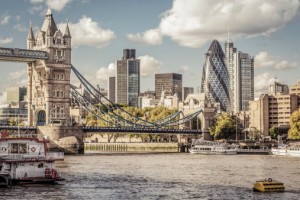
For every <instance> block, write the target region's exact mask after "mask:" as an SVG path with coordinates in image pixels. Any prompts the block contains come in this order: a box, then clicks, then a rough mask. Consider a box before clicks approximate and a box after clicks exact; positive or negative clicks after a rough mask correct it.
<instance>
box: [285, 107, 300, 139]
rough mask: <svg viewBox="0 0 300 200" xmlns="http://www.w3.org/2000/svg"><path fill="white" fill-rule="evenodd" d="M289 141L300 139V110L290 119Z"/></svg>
mask: <svg viewBox="0 0 300 200" xmlns="http://www.w3.org/2000/svg"><path fill="white" fill-rule="evenodd" d="M288 138H289V139H300V109H299V110H296V111H294V112H293V114H292V115H291V117H290V130H289V132H288Z"/></svg>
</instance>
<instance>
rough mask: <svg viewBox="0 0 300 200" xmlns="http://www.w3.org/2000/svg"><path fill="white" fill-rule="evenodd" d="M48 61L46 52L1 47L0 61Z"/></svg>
mask: <svg viewBox="0 0 300 200" xmlns="http://www.w3.org/2000/svg"><path fill="white" fill-rule="evenodd" d="M48 59H49V55H48V53H47V52H46V51H40V50H29V49H18V48H3V47H0V61H10V62H33V61H36V60H48Z"/></svg>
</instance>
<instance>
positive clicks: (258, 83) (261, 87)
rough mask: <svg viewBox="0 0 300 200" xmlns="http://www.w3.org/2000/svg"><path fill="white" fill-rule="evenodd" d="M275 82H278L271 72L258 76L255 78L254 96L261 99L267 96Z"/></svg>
mask: <svg viewBox="0 0 300 200" xmlns="http://www.w3.org/2000/svg"><path fill="white" fill-rule="evenodd" d="M275 80H276V81H278V80H277V79H276V77H275V76H274V75H273V74H271V73H269V72H265V73H262V74H257V75H256V76H255V77H254V90H255V91H254V96H255V97H259V95H261V94H267V93H268V90H269V86H270V85H272V84H273V83H274V82H275Z"/></svg>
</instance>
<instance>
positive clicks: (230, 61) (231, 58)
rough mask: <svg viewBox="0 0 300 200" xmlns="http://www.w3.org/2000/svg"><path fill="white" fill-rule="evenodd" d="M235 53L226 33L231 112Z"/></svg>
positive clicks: (232, 106) (226, 63)
mask: <svg viewBox="0 0 300 200" xmlns="http://www.w3.org/2000/svg"><path fill="white" fill-rule="evenodd" d="M235 53H236V48H234V45H233V42H232V41H230V39H229V31H228V40H227V41H226V42H225V65H226V68H227V71H228V77H229V89H230V90H229V94H230V107H231V110H233V109H234V88H235V81H234V71H235V69H234V67H235V65H234V54H235Z"/></svg>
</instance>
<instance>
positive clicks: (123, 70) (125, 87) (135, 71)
mask: <svg viewBox="0 0 300 200" xmlns="http://www.w3.org/2000/svg"><path fill="white" fill-rule="evenodd" d="M139 93H140V60H139V59H136V58H135V49H124V50H123V58H122V59H121V60H118V61H117V73H116V96H115V97H116V103H120V104H126V105H129V106H136V107H137V106H138V96H139Z"/></svg>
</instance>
